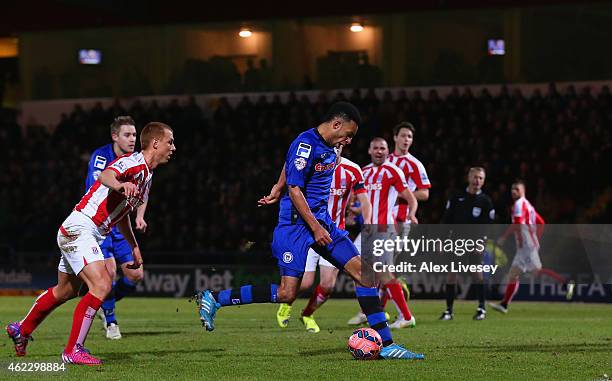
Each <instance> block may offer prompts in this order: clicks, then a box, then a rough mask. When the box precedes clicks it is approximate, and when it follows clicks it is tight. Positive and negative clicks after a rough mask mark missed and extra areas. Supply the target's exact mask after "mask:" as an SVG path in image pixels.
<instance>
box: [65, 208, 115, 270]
mask: <svg viewBox="0 0 612 381" xmlns="http://www.w3.org/2000/svg"><path fill="white" fill-rule="evenodd" d="M104 238H106V237H105V236H104V235H102V234H101V233H100V231H99V230H98V227H97V226H96V225H95V224H94V223H93V221H92V220H91V219H90V218H89V217H87V216H86V215H84V214H83V213H81V212H77V211H73V212H72V213H70V215H69V216H68V218H66V220H65V221H64V222H63V223H62V226H61V227H60V230H59V231H58V232H57V246H58V247H59V249H60V252H61V258H60V261H59V265H58V266H57V269H58V270H59V271H61V272H63V273H66V274H75V275H78V274H79V273H80V272H81V270H83V268H84V267H85V266H86V265H87V264H89V263H92V262H96V261H103V260H104V255H103V254H102V250H101V249H100V243H102V241H103V240H104Z"/></svg>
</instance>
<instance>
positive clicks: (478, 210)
mask: <svg viewBox="0 0 612 381" xmlns="http://www.w3.org/2000/svg"><path fill="white" fill-rule="evenodd" d="M481 212H482V209H481V208H479V207H477V206H475V207H473V208H472V216H474V218H478V217H479V216H480V213H481Z"/></svg>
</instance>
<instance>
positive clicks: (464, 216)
mask: <svg viewBox="0 0 612 381" xmlns="http://www.w3.org/2000/svg"><path fill="white" fill-rule="evenodd" d="M494 220H495V209H494V208H493V202H492V201H491V198H489V196H487V195H486V194H484V193H483V192H482V191H479V192H478V193H477V194H470V193H468V191H467V189H466V190H464V191H462V192H461V193H459V194H457V195H455V196H454V197H451V199H450V200H448V201H447V202H446V211H445V212H444V216H443V217H442V223H443V224H491V223H493V221H494Z"/></svg>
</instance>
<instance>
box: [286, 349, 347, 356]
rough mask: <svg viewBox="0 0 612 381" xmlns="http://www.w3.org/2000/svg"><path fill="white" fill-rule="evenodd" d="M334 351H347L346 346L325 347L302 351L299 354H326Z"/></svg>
mask: <svg viewBox="0 0 612 381" xmlns="http://www.w3.org/2000/svg"><path fill="white" fill-rule="evenodd" d="M333 353H346V348H340V347H338V348H325V349H317V350H313V351H300V352H299V353H298V354H299V355H300V356H325V355H330V354H333Z"/></svg>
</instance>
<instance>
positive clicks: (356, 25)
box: [351, 22, 363, 33]
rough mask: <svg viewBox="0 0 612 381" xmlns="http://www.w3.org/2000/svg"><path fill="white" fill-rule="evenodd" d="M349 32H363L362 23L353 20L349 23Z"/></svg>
mask: <svg viewBox="0 0 612 381" xmlns="http://www.w3.org/2000/svg"><path fill="white" fill-rule="evenodd" d="M351 32H353V33H359V32H363V24H362V23H360V22H354V23H352V24H351Z"/></svg>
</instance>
